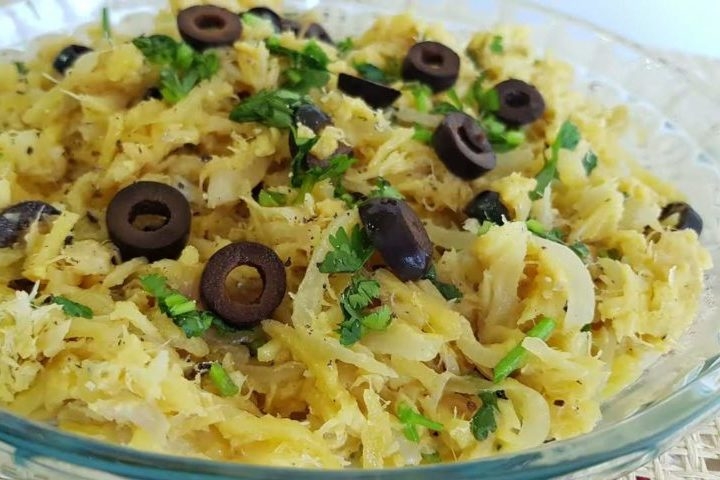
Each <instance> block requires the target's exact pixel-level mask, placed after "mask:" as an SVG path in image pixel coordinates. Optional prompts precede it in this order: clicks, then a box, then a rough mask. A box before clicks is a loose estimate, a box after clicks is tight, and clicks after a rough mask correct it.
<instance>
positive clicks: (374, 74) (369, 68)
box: [355, 63, 392, 84]
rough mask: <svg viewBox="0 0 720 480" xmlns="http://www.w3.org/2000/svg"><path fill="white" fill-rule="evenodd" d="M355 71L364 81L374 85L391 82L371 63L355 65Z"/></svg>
mask: <svg viewBox="0 0 720 480" xmlns="http://www.w3.org/2000/svg"><path fill="white" fill-rule="evenodd" d="M355 70H357V72H358V75H360V76H361V77H362V78H364V79H365V80H369V81H371V82H375V83H382V84H388V83H391V82H392V79H390V78H389V77H388V76H387V74H386V73H385V72H383V71H382V70H381V69H380V68H378V67H376V66H375V65H373V64H372V63H356V64H355Z"/></svg>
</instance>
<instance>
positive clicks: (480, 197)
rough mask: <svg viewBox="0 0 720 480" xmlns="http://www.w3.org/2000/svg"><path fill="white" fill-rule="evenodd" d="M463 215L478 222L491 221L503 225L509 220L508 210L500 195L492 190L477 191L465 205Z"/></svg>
mask: <svg viewBox="0 0 720 480" xmlns="http://www.w3.org/2000/svg"><path fill="white" fill-rule="evenodd" d="M465 215H467V216H468V217H471V218H475V219H477V221H478V222H480V223H483V222H492V223H494V224H496V225H503V224H504V223H505V221H506V220H510V212H509V211H508V209H507V207H506V206H505V205H503V203H502V200H501V199H500V195H499V194H498V193H497V192H493V191H492V190H485V191H484V192H480V193H478V194H477V195H476V196H475V198H473V199H472V200H471V201H470V203H468V205H467V207H465Z"/></svg>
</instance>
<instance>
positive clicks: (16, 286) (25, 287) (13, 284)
mask: <svg viewBox="0 0 720 480" xmlns="http://www.w3.org/2000/svg"><path fill="white" fill-rule="evenodd" d="M7 287H8V288H10V289H13V290H16V291H21V292H25V293H30V292H32V291H33V288H35V282H33V281H32V280H29V279H27V278H13V279H12V280H10V281H9V282H8V283H7Z"/></svg>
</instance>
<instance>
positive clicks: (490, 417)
mask: <svg viewBox="0 0 720 480" xmlns="http://www.w3.org/2000/svg"><path fill="white" fill-rule="evenodd" d="M478 396H479V397H480V400H482V406H481V407H480V408H478V409H477V411H476V412H475V414H474V415H473V416H472V419H471V420H470V431H471V432H472V434H473V437H475V438H476V439H477V440H481V441H482V440H485V439H486V438H487V437H488V436H489V435H490V434H491V433H493V432H494V431H496V430H497V421H496V420H495V412H496V411H498V406H497V402H498V394H497V393H496V392H493V391H492V390H485V391H482V392H480V393H478Z"/></svg>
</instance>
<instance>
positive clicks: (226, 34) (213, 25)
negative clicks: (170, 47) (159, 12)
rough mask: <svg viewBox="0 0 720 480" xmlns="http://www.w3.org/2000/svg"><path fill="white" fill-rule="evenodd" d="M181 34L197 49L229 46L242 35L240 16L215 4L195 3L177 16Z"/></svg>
mask: <svg viewBox="0 0 720 480" xmlns="http://www.w3.org/2000/svg"><path fill="white" fill-rule="evenodd" d="M177 27H178V31H179V32H180V36H181V37H182V39H183V40H185V42H186V43H187V44H188V45H190V46H191V47H193V48H195V49H196V50H204V49H206V48H211V47H222V46H229V45H232V44H233V43H235V42H236V41H237V40H238V39H239V38H240V35H242V22H241V21H240V17H239V16H237V15H236V14H234V13H233V12H231V11H230V10H226V9H224V8H222V7H217V6H215V5H195V6H193V7H189V8H185V9H183V10H180V12H179V13H178V16H177Z"/></svg>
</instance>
